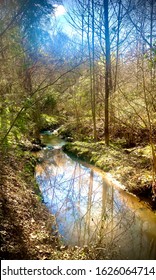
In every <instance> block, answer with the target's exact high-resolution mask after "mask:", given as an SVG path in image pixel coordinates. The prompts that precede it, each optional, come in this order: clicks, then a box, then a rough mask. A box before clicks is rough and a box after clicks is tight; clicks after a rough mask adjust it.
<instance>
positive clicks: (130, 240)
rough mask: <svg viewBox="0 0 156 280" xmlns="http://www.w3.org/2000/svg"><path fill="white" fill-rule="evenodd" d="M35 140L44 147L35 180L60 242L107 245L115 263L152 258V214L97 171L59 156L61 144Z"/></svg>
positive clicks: (155, 242) (155, 236)
mask: <svg viewBox="0 0 156 280" xmlns="http://www.w3.org/2000/svg"><path fill="white" fill-rule="evenodd" d="M41 138H42V142H43V143H44V144H46V145H47V148H45V149H44V150H42V151H40V152H38V157H39V159H40V163H39V164H38V165H37V167H36V180H37V182H38V184H39V186H40V189H41V191H42V195H43V198H44V202H45V203H46V205H47V207H48V208H49V209H50V211H51V212H52V213H53V214H55V216H56V221H57V225H58V230H59V233H60V234H61V236H62V239H63V242H64V243H65V244H71V245H77V246H82V245H89V244H91V243H92V244H95V243H98V244H100V246H107V243H109V242H112V244H115V245H116V246H117V249H118V250H119V259H156V214H155V213H154V212H152V211H151V210H150V209H148V208H147V207H146V206H145V205H144V204H142V203H141V202H139V201H138V199H137V198H136V197H134V196H132V195H130V194H128V193H126V192H125V191H124V190H122V189H120V188H119V187H117V186H116V185H115V184H114V183H113V182H111V181H108V179H107V176H106V174H105V173H104V172H102V171H101V170H100V169H98V168H96V167H94V166H92V165H89V164H87V163H85V162H82V161H79V160H77V159H73V158H71V157H69V156H68V155H67V154H65V153H64V152H63V151H62V149H61V147H62V145H63V144H64V141H63V140H61V139H59V138H57V137H56V136H54V135H42V136H41ZM52 147H53V149H52Z"/></svg>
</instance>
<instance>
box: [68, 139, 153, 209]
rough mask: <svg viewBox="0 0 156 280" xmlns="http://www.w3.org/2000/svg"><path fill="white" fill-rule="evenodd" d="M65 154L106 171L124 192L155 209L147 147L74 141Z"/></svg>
mask: <svg viewBox="0 0 156 280" xmlns="http://www.w3.org/2000/svg"><path fill="white" fill-rule="evenodd" d="M63 149H64V151H65V152H67V153H72V154H74V155H76V156H77V157H78V158H80V159H82V160H85V161H88V162H89V163H91V164H94V165H95V166H97V167H99V168H100V169H102V170H103V171H104V172H109V173H110V174H111V175H112V176H113V177H114V178H115V179H116V180H117V181H119V182H120V183H121V184H123V185H124V186H125V190H126V191H127V192H129V193H132V194H134V195H136V196H137V197H139V199H140V200H142V201H144V202H145V203H146V205H147V206H148V207H150V208H151V209H152V210H156V198H155V193H154V192H153V188H152V170H151V169H152V166H151V154H150V153H151V150H150V147H149V146H146V147H136V148H131V149H125V148H123V147H122V146H120V145H116V144H113V143H112V144H111V145H110V147H107V146H106V145H105V143H104V141H100V142H97V143H92V142H90V143H88V142H80V141H76V142H73V143H67V144H66V145H65V146H64V147H63Z"/></svg>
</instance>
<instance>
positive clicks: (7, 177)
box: [0, 149, 117, 260]
mask: <svg viewBox="0 0 156 280" xmlns="http://www.w3.org/2000/svg"><path fill="white" fill-rule="evenodd" d="M35 164H36V159H35V158H34V157H33V156H31V154H30V153H29V152H28V151H25V152H23V151H22V150H20V149H18V150H17V151H13V152H9V153H8V154H7V155H6V156H4V157H3V162H2V160H1V167H2V168H1V188H0V219H1V228H0V239H1V249H0V258H1V259H4V260H5V259H10V260H16V259H32V260H33V259H34V260H35V259H52V260H58V259H60V260H68V259H73V260H80V259H84V260H85V259H112V258H113V259H114V258H115V256H116V255H117V252H116V247H115V245H114V246H113V244H110V245H107V247H105V248H99V246H97V245H95V246H92V245H91V246H84V247H82V248H80V247H70V246H64V245H63V244H62V242H61V239H60V236H59V234H58V231H57V225H56V222H55V217H54V216H53V215H51V214H50V212H49V211H48V209H47V207H46V206H45V205H44V204H43V203H42V196H41V193H40V191H39V188H38V185H37V184H36V181H35V179H34V168H35ZM109 246H110V247H109Z"/></svg>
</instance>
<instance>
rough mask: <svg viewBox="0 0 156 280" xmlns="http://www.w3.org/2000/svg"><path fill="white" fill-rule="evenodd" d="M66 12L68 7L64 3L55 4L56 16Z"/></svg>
mask: <svg viewBox="0 0 156 280" xmlns="http://www.w3.org/2000/svg"><path fill="white" fill-rule="evenodd" d="M65 13H66V9H65V7H64V6H63V5H55V16H56V17H59V16H63V15H64V14H65Z"/></svg>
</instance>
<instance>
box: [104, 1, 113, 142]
mask: <svg viewBox="0 0 156 280" xmlns="http://www.w3.org/2000/svg"><path fill="white" fill-rule="evenodd" d="M103 5H104V27H105V48H106V67H105V130H104V131H105V143H106V145H109V95H110V88H111V56H110V37H109V19H108V0H104V1H103Z"/></svg>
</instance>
